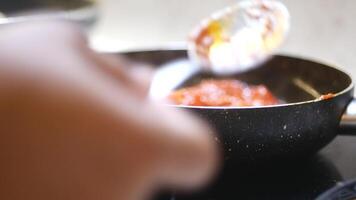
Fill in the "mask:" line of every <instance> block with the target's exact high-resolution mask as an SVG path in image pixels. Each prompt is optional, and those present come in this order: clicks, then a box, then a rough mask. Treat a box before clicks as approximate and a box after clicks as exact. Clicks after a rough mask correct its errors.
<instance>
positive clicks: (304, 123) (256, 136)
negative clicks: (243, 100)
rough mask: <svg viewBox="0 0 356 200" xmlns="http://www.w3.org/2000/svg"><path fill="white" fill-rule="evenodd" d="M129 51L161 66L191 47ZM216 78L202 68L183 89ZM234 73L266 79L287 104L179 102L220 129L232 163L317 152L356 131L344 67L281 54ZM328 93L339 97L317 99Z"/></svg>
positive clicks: (258, 80)
mask: <svg viewBox="0 0 356 200" xmlns="http://www.w3.org/2000/svg"><path fill="white" fill-rule="evenodd" d="M124 55H125V56H127V57H128V58H129V59H133V60H136V61H140V62H146V63H150V64H153V65H155V66H160V65H162V64H165V63H169V62H175V60H177V59H180V60H182V59H183V60H187V55H186V51H185V50H168V49H167V50H149V51H138V52H127V53H124ZM213 77H214V76H213V75H211V74H207V73H199V74H197V75H195V76H192V77H191V78H189V79H188V80H186V81H184V82H183V83H182V84H180V85H179V86H178V88H179V87H184V86H187V85H191V84H194V83H196V82H198V81H200V80H201V79H205V78H213ZM229 78H236V79H239V80H241V81H244V82H247V83H249V84H264V85H265V86H267V87H268V88H269V89H270V91H271V92H272V93H273V94H274V95H275V96H277V97H278V98H279V99H280V100H281V101H282V102H283V103H282V104H280V105H274V106H261V107H189V106H176V107H178V108H181V109H185V110H188V111H191V112H194V113H195V114H197V115H198V116H200V117H202V118H203V119H205V120H207V121H208V122H209V124H210V125H211V126H212V127H213V128H214V129H215V130H216V132H217V133H218V134H217V141H218V142H219V143H221V144H222V145H221V146H222V147H223V149H224V158H225V160H226V161H228V162H244V161H263V160H266V159H275V158H283V157H289V158H290V157H292V156H295V157H300V156H308V155H313V154H314V153H316V152H317V151H318V150H320V149H321V148H322V147H324V146H325V145H327V144H328V143H329V142H331V141H332V140H333V139H334V138H335V137H336V136H337V135H338V134H355V135H356V126H355V124H354V121H356V120H355V119H354V118H353V117H352V115H350V114H349V111H352V107H353V106H354V105H356V104H354V103H353V102H352V100H353V90H354V86H353V81H352V79H351V77H350V76H349V75H348V74H346V73H345V72H343V71H341V70H339V69H336V68H334V67H330V66H328V65H325V64H321V63H318V62H314V61H310V60H306V59H301V58H296V57H290V56H283V55H277V56H275V57H274V58H272V59H271V60H269V61H268V62H267V63H265V64H264V66H262V67H260V68H257V69H255V70H253V71H249V72H247V73H244V74H241V75H236V76H231V77H229ZM162 84H164V83H162ZM327 93H333V94H335V96H334V97H333V98H331V99H324V100H322V99H316V97H317V95H320V94H327ZM346 108H348V111H346ZM177 123H179V122H178V121H177Z"/></svg>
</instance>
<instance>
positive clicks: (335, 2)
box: [90, 0, 356, 78]
mask: <svg viewBox="0 0 356 200" xmlns="http://www.w3.org/2000/svg"><path fill="white" fill-rule="evenodd" d="M236 1H237V0H100V1H97V2H98V6H99V12H100V18H99V20H98V21H97V24H96V25H95V26H94V27H93V29H92V30H91V32H90V37H91V43H92V46H93V47H94V48H96V49H98V50H102V51H120V50H128V49H142V48H145V49H147V48H152V47H157V46H159V47H160V46H167V45H168V46H175V45H182V44H183V45H184V41H185V39H186V36H187V34H188V33H189V31H190V30H191V28H192V27H193V26H194V25H195V24H196V23H198V22H199V20H200V19H202V18H204V17H205V16H208V15H209V14H210V13H211V12H213V11H215V10H217V9H220V8H223V7H225V6H228V5H230V4H233V3H234V2H236ZM281 1H282V2H284V3H285V4H286V5H287V7H288V8H289V10H290V12H291V16H292V29H291V33H290V36H289V38H288V40H287V42H286V43H285V45H284V46H283V48H282V49H281V52H283V53H290V54H295V55H302V56H306V57H312V58H316V59H321V60H322V61H325V62H328V63H334V64H337V65H339V66H341V67H342V68H344V69H346V70H347V71H348V72H350V73H352V75H353V78H356V22H355V19H356V1H355V0H281Z"/></svg>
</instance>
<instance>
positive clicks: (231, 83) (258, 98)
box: [168, 79, 280, 106]
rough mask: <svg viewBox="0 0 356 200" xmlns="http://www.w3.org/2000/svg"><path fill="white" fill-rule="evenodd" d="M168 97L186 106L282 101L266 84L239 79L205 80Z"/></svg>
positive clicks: (244, 104) (238, 104)
mask: <svg viewBox="0 0 356 200" xmlns="http://www.w3.org/2000/svg"><path fill="white" fill-rule="evenodd" d="M168 99H169V100H170V101H171V102H173V103H174V104H176V105H186V106H266V105H275V104H278V103H280V102H279V100H278V99H277V98H276V97H275V96H273V94H272V93H271V92H270V91H269V90H268V89H267V88H266V87H265V86H264V85H248V84H246V83H243V82H241V81H238V80H231V79H223V80H214V79H209V80H203V81H201V82H200V83H198V84H196V85H193V86H190V87H185V88H182V89H178V90H176V91H174V92H172V93H171V94H170V95H169V96H168Z"/></svg>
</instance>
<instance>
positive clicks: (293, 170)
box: [155, 136, 356, 200]
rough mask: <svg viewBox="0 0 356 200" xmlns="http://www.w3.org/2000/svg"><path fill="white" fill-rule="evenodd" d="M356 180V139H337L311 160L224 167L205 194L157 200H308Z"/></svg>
mask: <svg viewBox="0 0 356 200" xmlns="http://www.w3.org/2000/svg"><path fill="white" fill-rule="evenodd" d="M355 178H356V136H338V137H337V138H335V140H334V141H333V142H332V143H331V144H329V145H328V146H327V147H325V148H324V149H323V150H321V151H320V152H319V153H317V154H316V155H312V156H310V157H308V158H293V159H280V160H276V161H270V162H266V163H255V164H236V165H231V166H228V167H225V168H224V169H223V170H222V171H221V174H220V175H219V176H218V178H217V179H216V180H215V181H213V183H212V184H211V185H210V186H209V187H207V188H205V189H204V190H201V191H199V192H195V193H193V194H178V193H177V194H171V193H169V194H168V195H161V196H160V197H158V198H155V199H157V200H230V199H242V200H246V199H247V200H249V199H258V200H264V199H266V200H267V199H271V200H279V199H281V200H282V199H283V200H309V199H315V198H317V197H318V196H320V195H321V194H322V193H324V192H325V191H327V190H328V189H330V188H333V187H335V186H336V185H339V184H340V183H342V182H345V181H349V180H352V179H355ZM355 190H356V189H355ZM337 199H343V198H337Z"/></svg>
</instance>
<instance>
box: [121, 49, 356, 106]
mask: <svg viewBox="0 0 356 200" xmlns="http://www.w3.org/2000/svg"><path fill="white" fill-rule="evenodd" d="M186 50H187V49H186V47H172V46H167V47H164V46H160V47H155V48H151V49H146V48H144V49H131V50H127V51H122V52H120V53H124V54H128V53H141V52H142V53H143V52H158V51H186ZM275 56H281V57H286V58H293V59H299V60H303V61H307V62H313V63H316V64H321V65H323V66H324V67H329V68H332V69H335V70H338V71H340V72H342V73H344V74H345V75H347V76H348V78H349V79H350V80H351V82H350V84H349V85H348V86H347V87H346V88H345V89H343V90H341V91H340V92H337V93H335V94H334V97H332V98H330V99H313V100H308V101H301V102H295V103H284V104H277V105H267V106H248V107H243V106H187V105H172V104H165V105H167V106H169V107H174V108H189V109H206V110H234V109H238V110H248V109H265V108H279V107H289V106H299V105H304V104H311V103H317V102H324V101H329V100H332V99H334V98H336V97H338V96H341V95H343V94H345V93H347V92H349V91H350V90H352V89H353V88H354V80H353V79H352V76H351V75H350V74H349V73H348V72H345V71H344V70H343V69H341V67H339V66H338V65H336V64H332V63H329V62H327V61H323V60H319V59H317V58H310V57H308V56H303V55H296V54H292V53H284V52H283V53H276V54H275Z"/></svg>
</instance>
